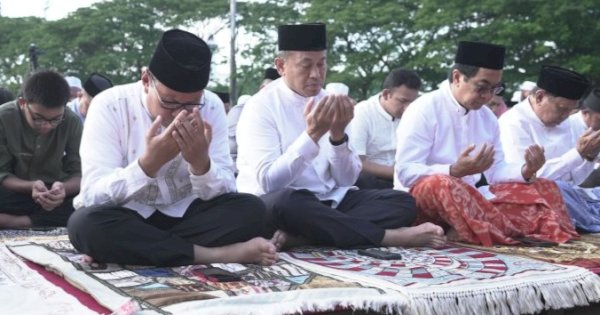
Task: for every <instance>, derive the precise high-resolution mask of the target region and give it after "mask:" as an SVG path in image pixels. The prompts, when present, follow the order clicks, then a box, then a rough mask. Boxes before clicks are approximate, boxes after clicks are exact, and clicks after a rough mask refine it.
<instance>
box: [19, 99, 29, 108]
mask: <svg viewBox="0 0 600 315" xmlns="http://www.w3.org/2000/svg"><path fill="white" fill-rule="evenodd" d="M17 104H19V107H21V109H22V107H23V106H25V105H26V104H27V101H26V100H25V99H24V98H22V97H19V98H17Z"/></svg>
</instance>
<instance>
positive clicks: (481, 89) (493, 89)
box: [469, 82, 504, 95]
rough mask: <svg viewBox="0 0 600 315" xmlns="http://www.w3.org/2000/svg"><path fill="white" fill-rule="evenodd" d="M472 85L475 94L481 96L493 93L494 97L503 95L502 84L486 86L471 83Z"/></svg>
mask: <svg viewBox="0 0 600 315" xmlns="http://www.w3.org/2000/svg"><path fill="white" fill-rule="evenodd" d="M469 83H471V82H469ZM471 85H472V86H473V87H474V88H475V92H476V93H477V94H479V95H481V94H488V93H491V94H492V95H498V94H500V93H502V91H504V87H503V86H502V85H501V84H498V85H494V86H484V85H480V84H477V83H471Z"/></svg>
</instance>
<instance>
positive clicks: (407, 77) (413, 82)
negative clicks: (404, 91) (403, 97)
mask: <svg viewBox="0 0 600 315" xmlns="http://www.w3.org/2000/svg"><path fill="white" fill-rule="evenodd" d="M402 85H405V86H406V87H407V88H409V89H413V90H418V89H420V88H421V78H419V76H418V75H417V73H416V72H414V71H412V70H405V69H394V70H392V72H390V74H388V76H387V77H386V78H385V80H384V81H383V88H384V89H388V90H391V89H393V88H397V87H400V86H402Z"/></svg>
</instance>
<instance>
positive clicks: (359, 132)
mask: <svg viewBox="0 0 600 315" xmlns="http://www.w3.org/2000/svg"><path fill="white" fill-rule="evenodd" d="M362 105H364V104H359V105H357V106H356V109H355V111H356V113H355V115H354V118H353V119H352V122H351V123H350V130H351V133H352V137H351V138H350V145H351V146H352V148H353V149H354V150H355V152H356V153H357V154H358V155H367V143H368V141H369V123H368V119H367V118H368V117H367V113H366V111H365V106H362Z"/></svg>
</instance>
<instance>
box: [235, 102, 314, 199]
mask: <svg viewBox="0 0 600 315" xmlns="http://www.w3.org/2000/svg"><path fill="white" fill-rule="evenodd" d="M261 100H262V99H253V100H252V101H249V102H248V103H246V105H245V107H246V108H245V109H244V110H243V112H242V115H241V117H240V120H239V122H238V130H237V140H238V150H239V151H238V153H242V152H243V154H244V161H245V162H246V163H247V164H248V165H247V167H248V168H249V169H251V170H254V172H255V174H256V180H257V182H258V184H259V185H260V187H261V189H262V190H263V191H264V192H265V193H269V192H272V191H276V190H278V189H281V188H282V187H286V186H289V184H290V183H292V182H293V181H294V180H295V179H296V178H298V177H300V176H301V175H302V173H303V172H304V170H305V169H306V168H307V167H308V166H309V165H310V164H311V162H312V161H313V160H314V159H315V158H316V157H317V155H318V154H319V146H318V145H317V144H316V143H315V142H314V141H313V140H312V139H311V138H310V137H309V136H308V134H307V133H306V131H302V132H301V133H300V135H299V136H298V137H297V138H296V140H294V141H293V142H292V143H291V144H290V145H289V146H288V147H287V148H286V149H285V151H283V148H284V144H283V143H281V136H280V134H279V131H278V129H277V124H276V122H275V118H274V116H273V115H274V114H273V111H270V110H269V109H268V104H267V105H265V104H260V103H259V102H261ZM262 105H265V106H262ZM238 158H239V155H238Z"/></svg>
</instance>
